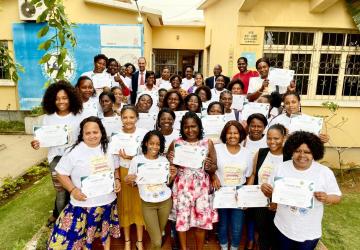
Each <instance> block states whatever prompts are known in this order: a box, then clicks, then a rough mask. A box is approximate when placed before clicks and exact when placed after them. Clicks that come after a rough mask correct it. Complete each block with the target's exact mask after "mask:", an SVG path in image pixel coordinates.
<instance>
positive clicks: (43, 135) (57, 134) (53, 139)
mask: <svg viewBox="0 0 360 250" xmlns="http://www.w3.org/2000/svg"><path fill="white" fill-rule="evenodd" d="M33 131H34V137H35V139H36V140H38V141H39V142H40V147H44V148H47V147H54V146H61V145H65V144H67V143H68V142H69V129H68V126H67V125H48V126H34V127H33Z"/></svg>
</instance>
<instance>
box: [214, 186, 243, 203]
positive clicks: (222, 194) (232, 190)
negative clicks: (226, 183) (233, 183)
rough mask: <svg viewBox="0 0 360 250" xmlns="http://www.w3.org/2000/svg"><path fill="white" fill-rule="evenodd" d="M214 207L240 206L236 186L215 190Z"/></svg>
mask: <svg viewBox="0 0 360 250" xmlns="http://www.w3.org/2000/svg"><path fill="white" fill-rule="evenodd" d="M213 208H238V205H237V202H236V187H221V188H220V189H219V190H217V191H215V197H214V201H213Z"/></svg>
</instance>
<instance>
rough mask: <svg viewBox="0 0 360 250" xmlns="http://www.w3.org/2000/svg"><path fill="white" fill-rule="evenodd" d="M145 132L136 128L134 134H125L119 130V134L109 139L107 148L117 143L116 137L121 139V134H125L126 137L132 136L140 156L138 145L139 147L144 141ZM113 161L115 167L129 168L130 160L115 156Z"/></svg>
mask: <svg viewBox="0 0 360 250" xmlns="http://www.w3.org/2000/svg"><path fill="white" fill-rule="evenodd" d="M147 132H148V131H147V130H146V129H143V128H136V130H135V132H134V133H132V134H129V133H125V132H124V131H123V130H120V131H119V133H117V134H114V135H113V136H112V137H111V139H110V145H109V148H112V147H113V146H112V145H111V144H112V143H116V142H117V141H118V139H117V138H118V137H121V135H122V134H127V135H132V140H133V143H135V144H136V145H137V147H138V154H140V153H141V150H140V145H141V142H142V140H143V139H144V136H145V134H146V133H147ZM114 161H115V163H114V164H115V166H120V167H123V168H129V167H130V160H127V159H123V158H121V157H120V156H115V157H114Z"/></svg>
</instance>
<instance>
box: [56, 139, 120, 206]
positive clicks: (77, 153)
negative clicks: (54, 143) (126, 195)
mask: <svg viewBox="0 0 360 250" xmlns="http://www.w3.org/2000/svg"><path fill="white" fill-rule="evenodd" d="M95 161H96V162H95ZM99 166H100V167H101V169H103V168H105V169H108V170H110V171H113V172H114V171H115V168H117V166H114V165H113V159H112V156H111V154H104V152H103V151H102V149H101V145H98V146H97V147H94V148H92V147H89V146H87V145H86V144H85V143H84V142H80V144H79V145H77V146H76V147H75V148H74V149H73V150H71V151H67V152H66V154H65V155H64V156H63V157H61V159H60V161H59V163H58V165H57V166H56V168H55V170H56V172H58V173H59V174H61V175H66V176H69V177H70V178H71V181H72V183H73V184H74V185H75V186H76V187H77V188H79V189H81V178H83V177H87V176H89V175H91V174H94V173H96V169H98V168H99ZM115 199H116V195H115V193H114V192H112V193H110V194H106V195H102V196H98V197H94V198H87V199H86V201H79V200H76V199H75V198H74V197H72V196H71V197H70V203H71V204H72V205H74V206H77V207H98V206H103V205H106V204H109V203H111V202H113V201H114V200H115Z"/></svg>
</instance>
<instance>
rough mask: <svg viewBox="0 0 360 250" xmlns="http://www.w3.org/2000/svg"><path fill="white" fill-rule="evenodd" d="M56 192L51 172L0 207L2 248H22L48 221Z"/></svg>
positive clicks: (0, 243)
mask: <svg viewBox="0 0 360 250" xmlns="http://www.w3.org/2000/svg"><path fill="white" fill-rule="evenodd" d="M54 196H55V191H54V188H53V186H52V182H51V177H50V175H47V176H45V177H44V178H42V179H41V180H39V181H38V182H37V183H36V184H34V185H33V186H32V187H30V188H28V189H26V190H24V191H23V192H22V193H21V194H19V195H18V196H17V197H16V198H14V199H13V200H11V201H9V202H8V203H6V204H5V205H3V206H1V207H0V235H1V236H0V248H1V249H3V250H7V249H9V250H10V249H11V250H14V249H16V250H17V249H23V248H24V246H25V244H26V243H27V242H28V241H29V240H30V239H31V238H32V237H33V235H34V234H35V233H36V232H37V231H38V230H39V229H40V228H41V227H42V226H43V225H44V224H45V223H46V220H47V218H48V217H49V215H50V214H49V211H50V210H51V209H52V208H53V200H54Z"/></svg>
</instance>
